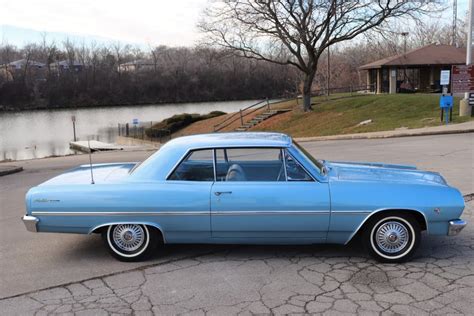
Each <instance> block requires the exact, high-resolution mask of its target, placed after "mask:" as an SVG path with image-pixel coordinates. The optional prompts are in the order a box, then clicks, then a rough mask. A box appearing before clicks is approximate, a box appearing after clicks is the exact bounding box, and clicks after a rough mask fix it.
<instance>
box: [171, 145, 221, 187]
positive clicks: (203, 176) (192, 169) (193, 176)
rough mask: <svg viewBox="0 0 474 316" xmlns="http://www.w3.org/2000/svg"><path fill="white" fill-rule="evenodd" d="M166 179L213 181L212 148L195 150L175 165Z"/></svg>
mask: <svg viewBox="0 0 474 316" xmlns="http://www.w3.org/2000/svg"><path fill="white" fill-rule="evenodd" d="M168 180H181V181H214V158H213V150H212V149H204V150H195V151H192V152H190V153H189V154H188V155H187V156H186V158H185V159H184V160H183V161H182V162H181V163H180V164H179V165H178V167H176V169H175V170H174V171H173V173H172V174H171V175H170V176H169V178H168Z"/></svg>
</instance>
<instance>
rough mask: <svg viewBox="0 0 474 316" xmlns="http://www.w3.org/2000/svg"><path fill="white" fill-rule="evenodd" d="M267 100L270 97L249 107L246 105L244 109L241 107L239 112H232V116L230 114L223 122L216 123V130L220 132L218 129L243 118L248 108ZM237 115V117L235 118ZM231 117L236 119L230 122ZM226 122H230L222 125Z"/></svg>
mask: <svg viewBox="0 0 474 316" xmlns="http://www.w3.org/2000/svg"><path fill="white" fill-rule="evenodd" d="M265 101H267V103H268V99H265V100H262V101H258V102H257V103H255V104H252V105H249V106H247V107H245V108H243V109H240V110H239V112H235V113H234V114H232V115H231V116H229V117H228V118H226V119H225V120H223V121H222V122H220V123H218V124H216V125H214V132H218V131H220V130H221V129H223V128H225V127H227V126H229V125H230V124H232V123H234V122H235V121H237V120H239V119H241V118H242V112H244V111H247V110H248V109H250V108H253V107H255V106H257V105H259V104H262V103H263V102H265ZM265 106H266V105H265ZM251 113H252V112H251ZM235 117H236V118H235ZM231 119H234V120H232V121H231V122H228V121H229V120H231ZM226 122H228V124H226V125H225V126H222V125H223V124H224V123H226Z"/></svg>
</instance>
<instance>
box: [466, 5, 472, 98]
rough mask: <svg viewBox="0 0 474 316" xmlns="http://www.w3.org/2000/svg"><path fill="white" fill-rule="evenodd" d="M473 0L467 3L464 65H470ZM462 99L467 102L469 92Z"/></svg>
mask: <svg viewBox="0 0 474 316" xmlns="http://www.w3.org/2000/svg"><path fill="white" fill-rule="evenodd" d="M472 2H473V0H470V1H469V12H468V21H467V45H466V65H471V64H472V31H473V28H472V23H473V20H474V18H473V15H474V11H473V7H472ZM464 99H466V100H469V92H466V93H465V94H464Z"/></svg>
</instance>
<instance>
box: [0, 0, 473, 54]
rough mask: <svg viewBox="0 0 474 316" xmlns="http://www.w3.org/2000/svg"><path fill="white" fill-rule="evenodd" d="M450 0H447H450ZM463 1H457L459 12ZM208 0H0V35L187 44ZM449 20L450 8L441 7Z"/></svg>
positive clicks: (19, 39)
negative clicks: (43, 34)
mask: <svg viewBox="0 0 474 316" xmlns="http://www.w3.org/2000/svg"><path fill="white" fill-rule="evenodd" d="M452 1H453V0H447V2H448V3H452ZM467 1H468V0H458V12H459V13H458V14H459V17H463V16H464V14H465V12H466V10H467ZM207 2H208V0H128V1H124V0H0V37H1V38H0V40H3V41H8V42H9V43H11V44H15V45H20V46H21V45H22V44H24V43H27V42H31V41H38V40H39V39H40V38H41V37H40V33H41V32H50V33H51V34H49V35H48V38H49V39H50V40H51V39H54V40H56V41H61V40H63V39H64V38H65V37H66V36H71V37H72V38H73V39H75V40H81V39H84V40H85V41H88V40H96V41H102V40H103V41H107V40H118V41H123V42H127V43H136V44H139V45H141V46H148V45H169V46H188V45H193V44H194V43H195V42H196V41H197V40H198V38H199V36H200V34H199V32H198V30H197V29H196V23H197V21H198V20H199V16H200V14H201V11H202V9H203V8H204V7H205V6H206V3H207ZM445 14H446V18H447V19H449V21H450V19H451V16H452V11H451V10H447V12H446V13H445Z"/></svg>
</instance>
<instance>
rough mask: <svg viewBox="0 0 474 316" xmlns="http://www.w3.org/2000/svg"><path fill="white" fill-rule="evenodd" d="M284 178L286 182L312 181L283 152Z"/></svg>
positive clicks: (298, 165)
mask: <svg viewBox="0 0 474 316" xmlns="http://www.w3.org/2000/svg"><path fill="white" fill-rule="evenodd" d="M285 165H286V176H287V180H288V181H313V178H311V176H310V175H309V174H308V173H307V172H306V170H304V168H303V167H302V166H301V165H300V164H299V163H298V161H296V160H295V159H294V158H293V157H292V156H291V155H290V154H289V153H288V152H287V151H286V150H285Z"/></svg>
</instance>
